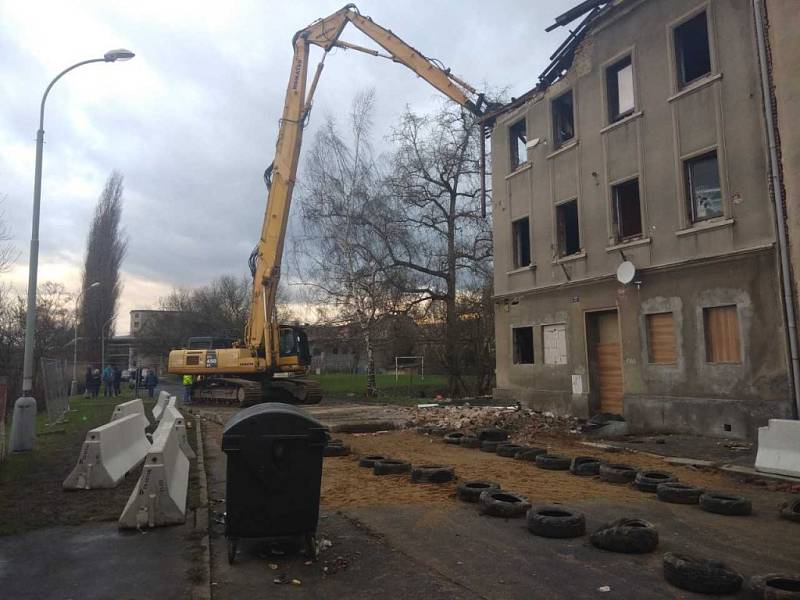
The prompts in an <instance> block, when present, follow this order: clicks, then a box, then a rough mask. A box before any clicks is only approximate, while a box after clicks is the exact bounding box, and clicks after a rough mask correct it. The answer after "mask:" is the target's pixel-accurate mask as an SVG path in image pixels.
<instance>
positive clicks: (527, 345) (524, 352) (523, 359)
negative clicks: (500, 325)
mask: <svg viewBox="0 0 800 600" xmlns="http://www.w3.org/2000/svg"><path fill="white" fill-rule="evenodd" d="M513 335H514V364H515V365H532V364H533V327H514V329H513Z"/></svg>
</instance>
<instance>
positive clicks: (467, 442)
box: [458, 435, 482, 448]
mask: <svg viewBox="0 0 800 600" xmlns="http://www.w3.org/2000/svg"><path fill="white" fill-rule="evenodd" d="M481 443H482V442H481V441H480V440H479V439H478V438H477V437H475V436H472V435H465V436H464V437H463V438H461V441H460V442H459V443H458V445H459V446H463V447H464V448H480V447H481Z"/></svg>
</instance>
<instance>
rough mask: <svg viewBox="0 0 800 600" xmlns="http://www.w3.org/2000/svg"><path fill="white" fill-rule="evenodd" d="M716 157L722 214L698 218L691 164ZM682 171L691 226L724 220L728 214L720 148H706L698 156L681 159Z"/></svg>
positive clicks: (693, 155)
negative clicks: (712, 156) (714, 220)
mask: <svg viewBox="0 0 800 600" xmlns="http://www.w3.org/2000/svg"><path fill="white" fill-rule="evenodd" d="M712 154H713V155H714V157H715V160H716V163H717V183H718V184H719V194H720V213H719V214H717V215H712V216H709V217H697V216H696V214H695V213H696V210H697V209H696V206H695V197H694V189H693V186H692V178H691V166H690V165H691V164H692V163H697V162H699V161H701V160H704V159H706V158H707V157H709V156H711V155H712ZM681 170H682V173H681V174H682V177H683V194H684V200H685V208H686V212H685V214H686V218H687V219H688V224H689V226H695V225H697V224H698V223H704V222H707V221H711V220H713V219H723V218H725V215H726V213H727V210H726V206H725V188H724V186H723V185H722V179H723V178H722V169H721V167H720V160H719V149H718V147H716V146H715V147H713V148H706V149H704V150H702V151H701V152H698V153H696V154H691V155H689V156H686V157H684V158H682V159H681Z"/></svg>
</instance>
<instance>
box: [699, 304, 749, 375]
mask: <svg viewBox="0 0 800 600" xmlns="http://www.w3.org/2000/svg"><path fill="white" fill-rule="evenodd" d="M703 321H704V323H705V333H706V360H707V361H708V362H710V363H740V362H742V354H741V347H740V346H741V345H740V343H739V314H738V313H737V311H736V306H735V305H732V306H715V307H713V308H704V309H703Z"/></svg>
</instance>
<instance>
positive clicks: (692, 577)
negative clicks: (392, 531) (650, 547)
mask: <svg viewBox="0 0 800 600" xmlns="http://www.w3.org/2000/svg"><path fill="white" fill-rule="evenodd" d="M663 564H664V579H666V580H667V581H668V582H669V583H671V584H672V585H674V586H675V587H679V588H681V589H682V590H688V591H690V592H698V593H700V594H733V593H735V592H737V591H739V589H740V588H741V587H742V581H743V579H742V576H741V575H740V574H739V573H737V572H736V571H734V570H733V569H729V568H728V567H726V566H725V565H724V564H723V563H721V562H718V561H714V560H703V559H698V558H694V557H692V556H688V555H686V554H675V553H672V552H667V553H666V554H665V555H664V563H663Z"/></svg>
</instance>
